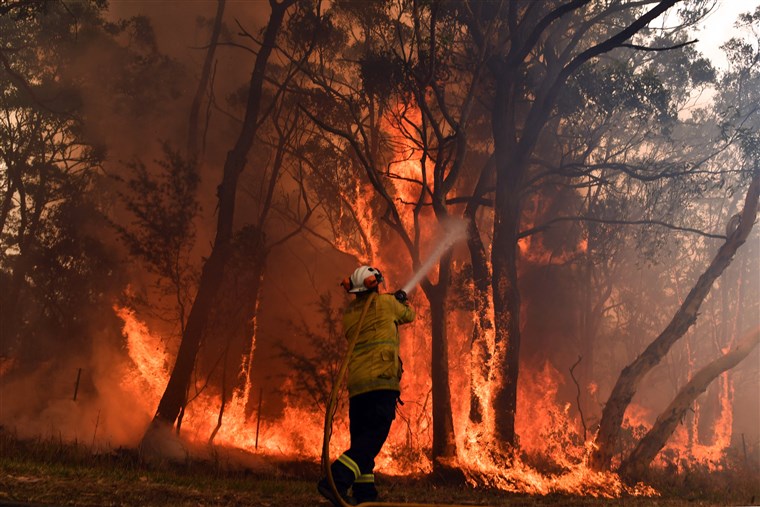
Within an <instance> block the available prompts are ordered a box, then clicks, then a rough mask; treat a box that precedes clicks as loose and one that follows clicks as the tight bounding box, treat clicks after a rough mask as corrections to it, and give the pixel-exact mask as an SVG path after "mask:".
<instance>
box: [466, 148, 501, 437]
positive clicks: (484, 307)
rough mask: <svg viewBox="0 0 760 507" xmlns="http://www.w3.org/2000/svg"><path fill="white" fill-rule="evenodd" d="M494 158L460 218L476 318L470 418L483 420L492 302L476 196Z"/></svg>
mask: <svg viewBox="0 0 760 507" xmlns="http://www.w3.org/2000/svg"><path fill="white" fill-rule="evenodd" d="M493 169H494V159H493V157H491V158H490V159H489V161H488V163H487V164H486V166H485V167H484V168H483V170H482V171H481V172H480V177H479V178H478V182H477V184H476V185H475V189H474V190H473V192H472V195H473V199H472V200H470V202H468V203H467V206H466V207H465V210H464V213H463V218H464V219H465V220H467V248H468V249H469V251H470V263H471V265H472V283H473V312H474V313H475V322H474V325H473V327H472V338H471V341H470V413H469V419H470V422H472V423H474V424H479V423H481V422H483V420H484V418H485V417H487V416H488V415H492V414H486V407H484V404H488V405H489V406H490V400H484V399H483V397H484V396H487V393H484V392H480V388H481V387H484V386H487V385H488V384H489V382H490V376H491V371H490V368H489V366H490V364H491V343H490V342H489V339H488V338H489V336H488V335H489V333H493V320H492V319H493V318H492V315H493V306H492V304H491V294H490V287H491V273H490V270H489V269H488V257H487V255H486V248H485V245H483V239H482V238H481V236H480V229H479V228H478V222H477V212H478V208H479V207H480V204H479V199H480V198H481V197H482V196H483V194H485V193H486V187H487V186H488V183H489V182H490V181H491V180H492V178H493Z"/></svg>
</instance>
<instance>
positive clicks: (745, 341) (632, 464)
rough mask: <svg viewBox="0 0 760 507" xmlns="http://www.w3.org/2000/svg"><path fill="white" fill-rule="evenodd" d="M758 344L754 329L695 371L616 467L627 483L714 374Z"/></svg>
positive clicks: (646, 465)
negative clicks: (729, 349) (723, 352)
mask: <svg viewBox="0 0 760 507" xmlns="http://www.w3.org/2000/svg"><path fill="white" fill-rule="evenodd" d="M759 342H760V327H756V328H755V329H753V330H752V331H749V332H748V333H746V334H745V335H744V337H742V339H741V340H740V341H739V343H737V344H736V346H735V347H734V348H733V349H732V350H731V351H730V352H728V353H726V354H724V355H722V356H721V357H719V358H718V359H715V360H714V361H712V362H711V363H710V364H708V365H707V366H705V367H704V368H702V369H701V370H699V371H698V372H697V373H696V374H695V375H694V376H693V377H692V378H691V380H690V381H689V382H687V383H686V385H684V386H683V387H682V388H681V390H680V391H678V394H677V395H676V397H675V398H674V399H673V401H672V402H671V403H670V405H668V408H666V409H665V410H664V411H663V412H662V413H661V414H660V415H659V417H657V421H655V423H654V426H652V429H650V430H649V431H648V432H647V434H646V435H645V436H644V438H642V439H641V441H640V442H639V443H638V445H636V448H635V449H634V450H633V452H632V453H631V455H630V456H628V458H627V459H626V460H625V461H624V462H623V464H622V465H621V466H620V473H621V475H623V476H624V477H626V478H627V479H630V480H636V479H639V478H641V477H642V475H643V474H644V473H646V471H647V469H648V468H649V464H650V463H651V462H652V460H653V459H654V457H655V456H657V453H658V452H660V450H661V449H662V448H663V447H664V446H665V443H666V442H667V441H668V438H670V435H672V434H673V431H675V429H676V426H678V423H679V422H680V421H681V420H682V418H683V416H684V414H685V413H686V411H687V410H688V409H689V407H690V406H691V404H692V403H694V401H695V400H696V399H697V397H698V396H699V395H700V394H702V393H704V392H705V390H706V389H707V387H708V386H709V385H710V383H712V381H713V380H715V378H716V377H718V375H720V374H722V373H723V372H726V371H728V370H730V369H731V368H733V367H734V366H736V365H737V364H739V363H740V362H741V361H742V360H744V358H746V357H747V356H748V355H749V354H750V352H752V351H753V350H754V348H755V347H756V346H757V344H758V343H759Z"/></svg>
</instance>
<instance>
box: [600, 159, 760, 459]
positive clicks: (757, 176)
mask: <svg viewBox="0 0 760 507" xmlns="http://www.w3.org/2000/svg"><path fill="white" fill-rule="evenodd" d="M758 194H760V169H756V170H755V171H754V174H753V177H752V182H751V183H750V186H749V189H748V190H747V195H746V198H745V202H744V209H743V210H742V213H741V222H740V223H739V226H738V228H737V229H736V230H734V231H733V232H732V233H730V234H729V235H728V237H727V238H726V241H725V243H723V245H722V246H721V247H720V249H719V250H718V253H717V254H716V255H715V257H714V258H713V260H712V262H711V263H710V265H709V266H708V267H707V269H706V270H705V272H704V273H702V275H701V276H700V277H699V279H698V280H697V282H696V284H695V285H694V287H693V288H692V289H691V291H690V292H689V294H688V295H687V296H686V299H685V300H684V302H683V303H682V304H681V307H680V308H679V309H678V311H677V312H676V314H675V315H674V316H673V319H672V320H671V321H670V324H668V326H667V327H666V328H665V330H664V331H663V332H662V333H660V335H659V336H658V337H657V338H656V339H655V340H654V341H653V342H652V343H651V344H649V346H648V347H647V348H646V350H644V352H642V353H641V355H639V357H637V358H636V359H635V360H634V361H633V362H632V363H631V364H629V365H628V366H626V367H625V368H624V369H623V371H622V372H621V373H620V376H619V377H618V380H617V382H616V383H615V387H614V388H613V389H612V393H611V394H610V397H609V399H608V400H607V404H606V405H605V407H604V410H603V411H602V419H601V421H600V423H599V433H598V434H597V436H596V445H597V448H596V450H595V451H594V453H593V454H592V455H591V466H592V467H593V468H594V469H595V470H608V469H609V468H610V463H611V461H612V455H613V453H614V448H615V443H616V441H617V438H618V434H619V433H620V427H621V425H622V423H623V416H624V415H625V411H626V409H627V408H628V405H629V404H630V402H631V399H632V398H633V395H634V394H636V390H637V389H638V386H639V383H640V382H641V380H642V379H643V378H644V376H645V375H646V374H647V373H648V372H649V371H650V370H651V369H652V368H654V367H655V366H656V365H657V364H659V362H660V361H661V360H662V358H663V357H664V356H665V354H667V353H668V351H669V350H670V348H671V347H672V346H673V344H674V343H675V342H676V341H678V340H679V339H680V338H681V337H682V336H683V335H684V333H686V331H687V330H688V329H689V328H690V327H691V325H692V324H694V322H695V321H696V320H697V312H698V311H699V307H700V306H701V304H702V301H704V299H705V297H707V294H708V293H709V292H710V288H711V287H712V284H713V282H714V281H715V280H716V279H717V278H718V277H720V275H721V273H723V270H725V269H726V267H727V266H728V265H729V264H730V263H731V260H732V259H733V257H734V254H735V253H736V251H737V250H738V249H739V247H740V246H742V245H743V244H744V242H745V241H746V240H747V236H749V233H750V231H751V230H752V226H753V225H754V223H755V217H756V216H757V205H758Z"/></svg>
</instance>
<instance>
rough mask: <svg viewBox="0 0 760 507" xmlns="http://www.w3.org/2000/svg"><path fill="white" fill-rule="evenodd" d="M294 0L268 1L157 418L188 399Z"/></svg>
mask: <svg viewBox="0 0 760 507" xmlns="http://www.w3.org/2000/svg"><path fill="white" fill-rule="evenodd" d="M294 1H295V0H285V1H283V2H281V3H277V2H274V1H272V2H270V5H271V7H272V12H271V15H270V17H269V22H268V24H267V27H266V30H265V32H264V38H263V41H262V45H261V49H260V50H259V53H258V55H257V56H256V63H255V65H254V68H253V72H252V74H251V80H250V88H249V90H248V102H247V106H246V114H245V119H244V121H243V127H242V130H241V133H240V136H239V137H238V140H237V142H236V144H235V146H234V148H233V149H232V150H231V151H230V152H228V153H227V159H226V161H225V163H224V172H223V176H222V183H221V185H219V187H218V188H217V195H218V202H219V210H218V213H219V214H218V219H217V230H216V237H215V239H214V244H213V247H212V249H211V255H210V256H209V258H208V260H207V261H206V263H205V264H204V266H203V270H202V272H201V280H200V284H199V286H198V292H197V294H196V297H195V300H194V301H193V306H192V308H191V309H190V315H189V316H188V319H187V327H186V328H185V332H184V334H183V336H182V342H181V343H180V347H179V351H178V352H177V359H176V362H175V364H174V369H173V370H172V374H171V376H170V378H169V382H168V384H167V386H166V390H165V391H164V394H163V396H162V398H161V401H160V403H159V405H158V410H157V411H156V415H155V417H154V423H164V424H168V425H170V426H171V425H173V424H174V422H175V421H176V419H177V416H178V414H179V412H180V409H181V408H182V407H183V406H184V404H185V396H186V394H185V393H186V392H187V387H188V385H189V383H190V378H191V374H192V371H193V368H194V365H195V359H196V356H197V354H198V349H199V347H200V343H201V337H202V335H203V331H204V329H205V327H206V323H207V321H208V317H209V313H210V311H211V309H212V306H213V304H214V301H215V300H216V298H217V293H218V290H219V287H220V285H221V283H222V278H223V275H224V269H225V266H226V264H227V262H228V260H229V258H230V254H231V239H232V229H233V219H234V214H235V195H236V191H237V182H238V178H239V176H240V173H241V172H242V171H243V169H244V168H245V164H246V157H247V156H248V152H249V151H250V149H251V146H252V144H253V139H254V136H255V134H256V130H257V129H258V118H259V111H260V109H261V100H262V86H263V83H264V77H265V72H266V68H267V62H268V60H269V56H270V55H271V53H272V49H273V47H274V43H275V39H276V37H277V33H278V32H279V30H280V26H281V25H282V22H283V19H284V15H285V11H286V10H287V9H288V7H289V6H290V5H292V4H293V3H294Z"/></svg>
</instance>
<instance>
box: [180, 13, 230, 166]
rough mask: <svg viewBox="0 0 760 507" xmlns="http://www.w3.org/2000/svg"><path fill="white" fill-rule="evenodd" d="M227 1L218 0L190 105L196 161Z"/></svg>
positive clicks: (191, 150) (190, 144) (190, 142)
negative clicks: (202, 114) (202, 112)
mask: <svg viewBox="0 0 760 507" xmlns="http://www.w3.org/2000/svg"><path fill="white" fill-rule="evenodd" d="M225 2H226V0H218V1H217V7H216V17H215V18H214V28H213V30H212V31H211V41H210V42H209V46H208V50H207V51H206V58H205V60H204V61H203V69H202V70H201V79H200V81H199V82H198V88H197V89H196V91H195V96H194V97H193V103H192V105H191V106H190V121H189V130H188V135H187V156H188V158H189V159H190V160H191V161H192V162H194V163H195V162H197V161H198V160H197V159H198V153H199V148H200V146H198V144H199V142H198V116H199V114H200V109H201V103H202V102H203V95H204V93H206V89H207V88H208V82H209V79H210V77H211V64H212V63H213V61H214V53H215V52H216V44H217V42H219V34H220V33H221V32H222V18H223V16H224V4H225Z"/></svg>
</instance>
